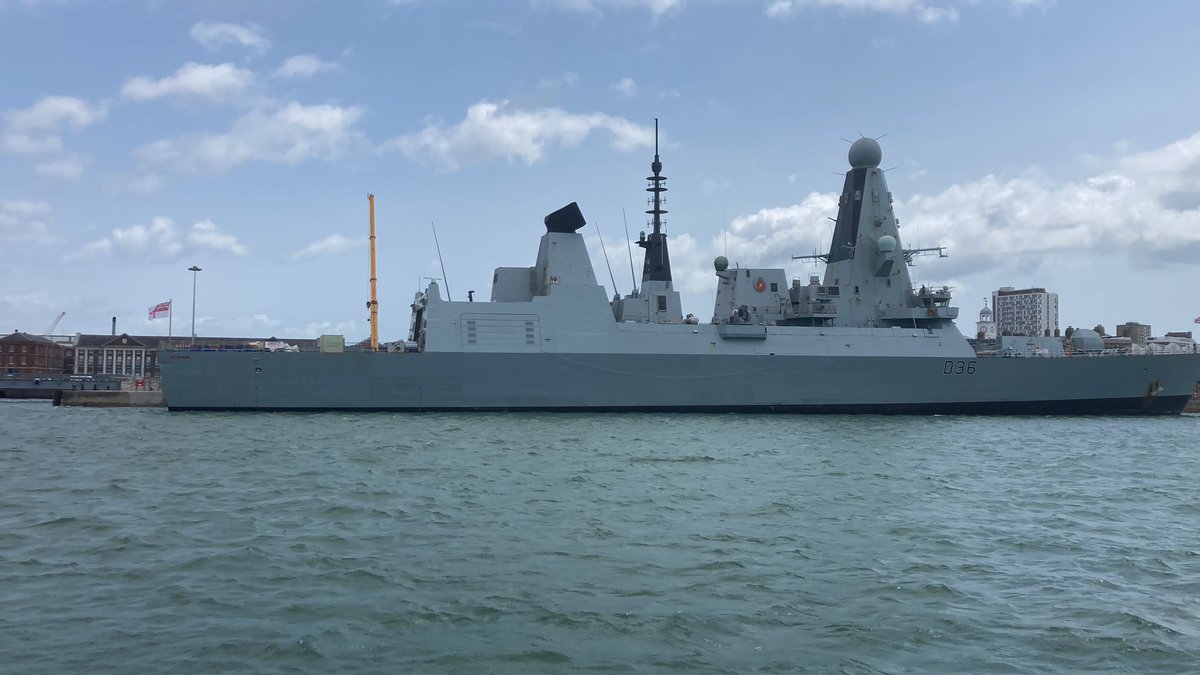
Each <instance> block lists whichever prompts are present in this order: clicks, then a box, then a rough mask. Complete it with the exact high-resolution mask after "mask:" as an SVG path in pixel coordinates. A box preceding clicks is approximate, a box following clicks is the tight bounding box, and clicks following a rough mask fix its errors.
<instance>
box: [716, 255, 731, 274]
mask: <svg viewBox="0 0 1200 675" xmlns="http://www.w3.org/2000/svg"><path fill="white" fill-rule="evenodd" d="M713 267H714V268H716V270H717V271H718V272H724V271H725V270H727V269H729V259H728V258H726V257H725V256H723V255H719V256H717V259H716V260H714V261H713Z"/></svg>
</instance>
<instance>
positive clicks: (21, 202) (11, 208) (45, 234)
mask: <svg viewBox="0 0 1200 675" xmlns="http://www.w3.org/2000/svg"><path fill="white" fill-rule="evenodd" d="M49 214H50V205H49V204H47V203H46V202H41V201H37V202H35V201H30V200H27V199H0V244H5V245H6V246H7V245H15V244H50V243H55V242H57V241H58V240H59V237H58V236H57V235H55V234H54V233H53V232H52V231H51V230H50V226H49V225H47V224H46V221H45V217H46V216H48V215H49Z"/></svg>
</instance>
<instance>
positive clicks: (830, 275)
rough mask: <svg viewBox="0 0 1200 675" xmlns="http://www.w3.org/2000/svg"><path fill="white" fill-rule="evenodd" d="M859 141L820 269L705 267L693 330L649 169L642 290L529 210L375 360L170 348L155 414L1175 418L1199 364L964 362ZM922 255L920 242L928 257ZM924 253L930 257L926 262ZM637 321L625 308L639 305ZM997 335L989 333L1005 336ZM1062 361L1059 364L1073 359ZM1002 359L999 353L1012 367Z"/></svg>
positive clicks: (1017, 347)
mask: <svg viewBox="0 0 1200 675" xmlns="http://www.w3.org/2000/svg"><path fill="white" fill-rule="evenodd" d="M881 158H882V150H881V149H880V147H879V144H878V143H877V142H876V141H874V140H871V139H859V140H858V141H855V143H854V144H852V145H851V148H850V153H849V160H850V170H849V171H848V172H847V174H846V178H845V182H844V186H843V190H842V194H841V197H840V200H839V206H838V214H837V221H836V225H835V227H834V232H833V236H832V240H831V242H830V247H829V249H828V252H827V253H822V254H819V255H818V256H815V257H816V258H818V259H819V260H820V262H824V263H825V273H824V276H823V277H821V276H819V275H814V276H812V277H810V278H809V279H808V280H807V281H804V280H792V281H791V282H790V283H789V280H788V276H787V275H786V273H785V271H784V270H783V269H777V268H755V267H745V268H743V267H731V266H730V265H729V263H728V261H727V260H725V258H724V257H718V258H717V259H716V260H715V261H714V272H715V276H716V280H715V281H716V299H715V304H714V312H713V318H712V320H711V322H710V323H706V324H697V323H689V322H688V320H687V319H682V318H680V309H679V305H678V298H679V294H678V292H677V291H676V290H675V289H674V288H673V280H672V277H671V268H670V262H669V260H670V259H669V255H668V252H667V244H666V235H665V233H664V232H663V231H662V221H661V217H662V215H663V214H665V213H666V210H665V209H664V208H663V202H662V199H661V197H662V192H663V191H665V185H664V184H663V183H664V181H665V179H666V178H665V176H662V174H661V170H662V162H661V159H660V157H659V155H658V152H657V147H656V153H655V159H654V162H653V163H652V164H651V173H652V175H651V176H650V178H649V179H648V180H649V181H650V188H649V189H650V191H651V197H650V206H651V208H650V210H649V211H648V212H647V213H648V215H650V216H652V221H651V225H652V231H651V233H649V234H647V235H644V236H642V237H640V238H639V245H640V246H641V247H642V248H643V250H644V254H645V260H644V264H643V273H642V287H641V289H639V290H638V291H636V292H635V293H632V294H630V295H629V296H626V297H624V298H617V299H615V300H610V298H609V296H608V294H607V292H606V291H605V289H604V288H603V287H602V286H601V285H600V284H599V283H598V282H597V279H596V276H595V273H594V271H593V268H592V265H591V260H590V259H589V256H588V252H587V247H586V245H585V244H584V239H583V236H582V235H581V234H580V233H579V231H580V230H581V229H582V228H583V227H585V226H586V220H585V218H584V216H583V213H582V211H581V210H580V208H579V207H578V205H577V204H575V203H572V204H569V205H567V206H566V207H563V208H562V209H559V210H558V211H555V212H554V213H552V214H550V215H548V216H546V218H545V219H544V225H545V229H546V231H545V233H544V234H543V235H542V237H541V240H540V242H539V245H538V250H537V257H536V260H535V263H534V264H533V265H532V266H529V267H500V268H497V269H496V270H495V273H494V275H493V284H492V293H491V301H490V302H452V301H449V300H446V299H443V298H442V294H441V291H440V289H439V286H438V284H437V282H436V281H431V282H430V283H429V285H428V286H427V287H426V288H425V289H424V290H423V291H421V292H419V293H417V295H416V297H415V299H414V302H413V304H412V318H411V321H410V332H409V335H408V336H407V338H408V339H407V340H405V341H402V342H401V343H398V347H397V348H394V349H393V350H391V351H389V352H374V351H363V352H344V353H315V352H307V353H278V352H275V353H271V352H196V351H190V352H176V353H170V354H168V355H167V356H166V358H165V359H162V360H161V361H160V365H161V368H162V372H163V377H164V383H165V389H166V396H167V405H168V407H169V408H171V409H172V410H214V409H256V410H330V409H336V410H406V411H420V410H451V411H477V410H549V411H651V410H653V411H679V412H729V411H734V412H788V413H825V412H844V413H862V412H874V413H918V414H932V413H986V414H1011V413H1019V414H1140V415H1146V414H1178V413H1179V412H1180V411H1182V409H1183V407H1184V405H1185V404H1186V403H1187V401H1188V399H1189V398H1190V396H1191V394H1192V392H1193V390H1194V389H1195V386H1196V383H1197V381H1198V380H1200V354H1195V353H1190V354H1155V355H1111V356H1110V355H1106V354H1102V353H1091V352H1087V353H1082V354H1081V353H1074V352H1072V351H1069V350H1066V349H1064V345H1063V344H1062V342H1061V341H1059V340H1057V339H1055V338H1045V337H1024V336H1022V337H1020V338H1019V339H1018V338H1015V337H1014V338H1011V339H1009V340H1008V341H1007V342H1004V343H1003V344H999V343H998V344H997V345H996V348H995V349H992V350H991V351H987V352H978V353H977V352H976V350H975V349H974V348H973V346H972V345H971V343H970V342H968V340H967V339H966V338H965V337H964V336H963V335H962V334H961V333H960V332H959V330H958V328H957V327H956V325H955V323H954V319H955V318H956V317H957V316H958V309H957V308H955V307H953V306H952V305H951V293H950V290H949V289H948V288H945V287H942V288H927V287H924V286H922V287H920V288H914V287H913V284H912V281H911V279H910V277H909V273H908V265H907V263H908V262H909V261H910V259H911V257H912V256H914V255H918V254H920V253H923V252H930V251H931V250H930V249H905V248H903V246H902V244H901V240H900V234H899V231H898V229H897V221H896V217H895V214H894V212H893V200H892V196H891V193H890V192H889V191H888V189H887V183H886V180H885V177H884V174H883V172H882V171H881V170H880V169H879V164H880V160H881ZM933 250H937V249H933ZM938 252H939V253H940V251H938ZM643 307H645V308H646V310H645V311H643V310H642V308H643ZM1006 339H1007V338H1006ZM1073 354H1074V355H1073ZM1010 357H1011V358H1010Z"/></svg>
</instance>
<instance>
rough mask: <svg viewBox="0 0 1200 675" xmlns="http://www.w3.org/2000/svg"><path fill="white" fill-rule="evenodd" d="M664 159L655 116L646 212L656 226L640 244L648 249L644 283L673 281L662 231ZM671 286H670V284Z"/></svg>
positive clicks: (643, 267) (640, 240) (664, 236)
mask: <svg viewBox="0 0 1200 675" xmlns="http://www.w3.org/2000/svg"><path fill="white" fill-rule="evenodd" d="M662 168H663V165H662V159H661V158H660V157H659V156H658V118H657V117H655V118H654V161H653V162H651V163H650V171H651V175H649V176H647V177H646V180H647V181H649V182H650V185H649V187H647V188H646V192H649V193H650V195H651V196H650V199H648V200H647V202H648V203H649V204H650V209H649V210H647V211H646V213H647V214H648V215H650V216H653V219H652V220H651V223H652V224H653V226H654V229H653V231H652V232H651V233H650V235H649V236H648V237H645V236H643V237H640V238H639V239H638V246H641V247H642V248H644V249H646V258H645V264H644V265H642V284H643V285H645V282H647V281H665V282H667V283H668V284H670V283H671V259H670V257H669V256H668V255H667V235H665V234H663V231H662V226H663V222H662V217H663V215H664V214H666V213H667V210H666V209H664V208H663V201H664V200H663V194H662V193H664V192H666V191H667V187H666V186H665V185H663V181H665V180H667V177H666V176H664V175H662ZM668 288H669V286H668Z"/></svg>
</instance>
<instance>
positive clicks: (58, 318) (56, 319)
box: [42, 312, 67, 335]
mask: <svg viewBox="0 0 1200 675" xmlns="http://www.w3.org/2000/svg"><path fill="white" fill-rule="evenodd" d="M66 315H67V313H66V312H63V313H61V314H59V315H58V316H56V317H54V321H53V322H51V324H50V327H49V328H47V329H46V330H44V331H42V335H49V334H51V333H53V332H54V329H55V328H58V322H59V321H62V318H63V317H64V316H66Z"/></svg>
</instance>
